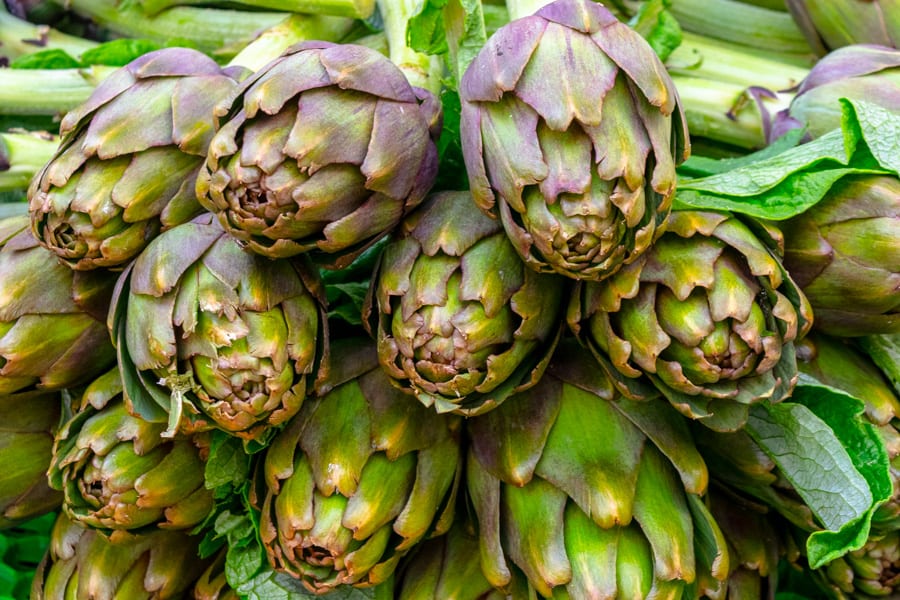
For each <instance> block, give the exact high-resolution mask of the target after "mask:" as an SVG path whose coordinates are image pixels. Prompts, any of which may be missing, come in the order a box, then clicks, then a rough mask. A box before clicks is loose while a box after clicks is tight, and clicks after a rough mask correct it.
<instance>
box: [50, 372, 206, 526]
mask: <svg viewBox="0 0 900 600" xmlns="http://www.w3.org/2000/svg"><path fill="white" fill-rule="evenodd" d="M165 427H166V426H165V424H164V423H151V422H149V421H145V420H143V419H140V418H138V417H134V416H132V415H130V414H128V412H127V411H126V407H125V403H124V402H123V401H122V384H121V380H120V378H119V374H118V372H117V371H111V372H109V373H107V374H106V375H104V376H103V377H100V378H98V379H97V380H95V381H94V382H92V383H91V384H90V385H89V386H88V387H87V389H86V390H85V392H84V396H83V399H82V408H81V410H79V411H78V412H77V413H76V414H75V415H74V416H73V417H72V418H71V420H69V421H68V422H67V423H66V424H65V425H64V426H63V427H62V428H61V429H60V431H59V433H58V434H57V439H56V443H55V444H54V448H53V463H52V465H51V467H50V471H49V473H48V474H49V477H50V483H51V485H53V487H55V488H56V489H58V490H62V492H63V494H64V497H65V500H64V502H63V509H64V511H65V512H66V514H67V515H68V516H69V518H70V519H72V520H73V521H75V522H77V523H79V524H80V525H82V526H85V527H91V528H94V529H103V530H106V531H111V530H119V529H121V530H140V529H148V528H149V529H153V528H157V527H159V528H163V529H187V528H191V527H194V526H195V525H198V524H199V523H200V522H202V521H203V520H204V519H205V518H206V517H207V515H209V513H210V511H212V508H213V493H212V491H211V490H207V489H206V487H205V485H204V462H205V456H204V454H205V448H203V446H202V445H201V444H200V443H199V440H197V439H185V438H178V439H174V440H167V439H165V438H163V437H161V435H160V434H162V433H163V431H164V430H165Z"/></svg>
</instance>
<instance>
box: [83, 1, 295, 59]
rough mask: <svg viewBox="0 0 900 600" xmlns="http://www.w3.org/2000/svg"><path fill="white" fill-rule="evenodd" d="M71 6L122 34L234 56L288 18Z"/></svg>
mask: <svg viewBox="0 0 900 600" xmlns="http://www.w3.org/2000/svg"><path fill="white" fill-rule="evenodd" d="M68 6H69V7H70V8H71V9H72V10H73V11H74V12H76V13H78V14H80V15H82V16H84V17H88V18H90V19H92V20H94V21H95V22H97V23H98V24H99V25H101V26H103V27H106V28H108V29H110V30H111V31H114V32H116V33H118V34H120V35H124V36H128V37H135V38H144V39H150V40H153V41H157V42H160V43H167V42H170V41H172V40H183V41H186V42H189V43H191V44H193V45H194V46H196V47H197V49H198V50H202V51H204V52H212V53H216V54H218V55H220V56H226V57H229V56H234V55H235V54H237V52H238V50H240V49H241V48H243V47H244V46H245V45H246V44H247V43H249V42H250V41H251V40H252V39H254V38H255V37H256V35H257V33H259V32H260V31H263V30H265V29H268V28H270V27H274V26H275V25H277V24H278V23H280V22H281V21H283V20H284V19H285V18H286V17H287V16H288V15H287V14H286V13H283V12H255V11H239V10H226V9H219V8H195V7H190V6H184V7H182V6H179V7H175V8H170V9H168V10H166V11H163V12H162V13H160V14H158V15H154V16H152V17H150V16H147V15H146V14H145V13H144V11H143V10H141V8H140V6H139V5H137V4H129V3H124V2H122V3H117V2H114V1H112V0H70V1H69V3H68Z"/></svg>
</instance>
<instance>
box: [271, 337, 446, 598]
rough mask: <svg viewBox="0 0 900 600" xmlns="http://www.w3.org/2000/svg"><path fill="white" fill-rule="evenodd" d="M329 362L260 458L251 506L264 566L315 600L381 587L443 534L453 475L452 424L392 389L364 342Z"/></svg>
mask: <svg viewBox="0 0 900 600" xmlns="http://www.w3.org/2000/svg"><path fill="white" fill-rule="evenodd" d="M334 358H335V360H334V364H332V365H331V368H330V370H329V375H328V377H327V378H326V379H325V381H324V382H323V384H322V386H321V387H320V388H319V394H320V397H319V398H317V399H310V400H308V401H307V402H306V403H304V405H303V407H302V408H301V410H300V413H299V414H298V415H297V416H296V417H295V418H294V419H293V420H292V421H291V422H290V424H289V425H288V426H287V428H286V429H284V430H283V431H282V432H280V433H279V434H278V436H277V437H276V438H275V439H274V440H273V442H272V444H271V446H269V448H268V449H267V450H266V455H265V468H264V483H265V488H266V489H265V492H264V498H261V499H262V502H261V509H262V515H261V519H260V537H261V539H262V541H263V544H264V546H265V548H266V552H267V554H268V557H269V562H270V563H271V564H272V566H273V567H274V568H275V570H277V571H280V572H283V573H287V574H288V575H291V576H293V577H295V578H297V579H299V580H300V581H301V582H302V584H303V585H304V586H305V587H306V588H308V589H309V590H310V591H312V592H315V593H319V594H322V593H327V592H329V591H331V590H334V589H335V588H337V587H338V586H341V585H352V586H358V587H366V586H371V585H375V584H379V583H382V582H384V581H385V580H386V579H387V578H388V577H389V576H390V575H391V574H392V573H393V572H394V570H395V569H396V567H397V563H398V562H399V560H400V558H401V557H402V556H403V555H404V554H406V553H407V552H408V551H409V550H410V549H411V548H412V547H413V546H414V545H415V544H416V543H418V542H419V541H421V540H424V539H426V538H427V537H430V536H433V535H440V534H442V533H444V532H446V531H447V529H448V528H449V527H450V524H451V522H452V519H453V509H454V501H455V497H456V490H457V487H458V485H459V482H460V478H461V473H462V468H461V464H462V462H461V459H462V457H461V456H460V454H461V453H460V448H459V420H458V419H457V418H455V417H448V416H440V415H437V414H436V413H434V412H433V411H430V410H428V409H427V408H425V407H424V406H422V405H421V404H420V403H418V402H416V401H415V400H414V399H413V398H411V397H410V396H408V395H406V394H404V393H402V392H401V391H399V390H397V389H396V388H394V387H393V386H392V385H391V384H390V382H389V380H388V378H387V376H386V375H385V374H384V373H383V372H382V371H381V369H380V368H378V364H377V357H376V354H375V348H374V347H373V346H372V345H371V344H368V343H366V342H365V341H363V342H360V341H356V340H349V341H344V342H343V343H342V344H341V345H340V347H338V346H337V343H336V347H335V349H334Z"/></svg>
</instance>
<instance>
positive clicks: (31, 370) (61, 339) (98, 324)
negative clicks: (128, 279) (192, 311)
mask: <svg viewBox="0 0 900 600" xmlns="http://www.w3.org/2000/svg"><path fill="white" fill-rule="evenodd" d="M27 227H28V218H27V217H25V216H22V217H11V218H7V219H3V220H2V221H0V246H2V248H0V395H8V394H13V393H15V392H20V391H30V390H34V389H36V390H46V391H49V390H60V389H63V388H67V387H72V386H76V385H79V384H81V383H85V382H87V381H89V380H90V379H91V378H92V377H95V376H97V375H99V374H100V373H102V372H104V371H105V370H106V369H108V368H109V367H110V366H112V365H113V363H114V362H115V350H114V349H113V346H112V344H111V342H110V339H109V333H108V332H107V331H106V327H105V325H104V321H105V320H106V313H107V310H108V308H109V303H110V296H111V294H112V291H113V285H114V283H115V280H114V278H111V277H110V276H109V274H108V273H100V272H93V273H81V272H73V271H72V270H71V269H69V268H68V267H66V266H65V265H63V264H60V262H59V261H58V260H57V257H56V256H55V255H54V254H53V253H52V252H49V251H47V250H45V249H44V248H42V247H40V245H39V244H38V242H37V241H36V240H35V239H34V236H33V235H32V234H31V231H30V230H28V229H27Z"/></svg>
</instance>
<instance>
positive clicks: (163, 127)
mask: <svg viewBox="0 0 900 600" xmlns="http://www.w3.org/2000/svg"><path fill="white" fill-rule="evenodd" d="M236 86H237V82H236V81H235V80H234V79H233V78H232V74H231V73H230V72H229V71H226V70H223V69H222V68H220V67H219V66H218V65H217V64H216V63H215V62H214V61H213V60H212V59H211V58H209V57H207V56H206V55H204V54H202V53H200V52H198V51H196V50H190V49H188V48H166V49H163V50H158V51H156V52H150V53H148V54H145V55H143V56H141V57H140V58H137V59H135V60H134V61H132V62H131V63H129V64H128V65H126V66H124V67H122V68H121V69H119V70H118V71H116V72H115V73H114V74H113V75H110V76H109V77H108V78H107V79H106V80H104V81H103V82H102V83H101V84H100V85H99V86H97V89H96V90H95V91H94V93H93V94H91V97H90V98H89V99H88V100H87V102H85V103H84V104H83V105H81V106H80V107H79V108H77V109H75V110H73V111H71V112H69V113H67V114H66V116H65V118H64V119H63V121H62V123H61V125H60V135H61V136H62V139H61V141H60V146H59V150H57V152H56V155H55V156H54V157H53V158H52V159H51V160H50V162H48V163H47V165H46V166H45V167H44V168H43V169H42V170H41V171H40V173H38V175H36V176H35V178H34V179H33V180H32V183H31V187H30V188H29V191H28V196H29V210H30V212H31V226H32V229H33V231H34V234H35V236H36V237H37V239H38V240H39V241H40V242H41V244H42V245H43V246H45V247H46V248H49V249H50V250H53V251H54V252H55V253H56V254H57V255H58V256H59V257H60V258H61V259H62V260H64V261H65V262H66V263H68V264H69V265H70V266H71V267H72V268H75V269H79V270H87V269H94V268H97V267H107V268H121V267H123V266H125V264H126V263H127V262H128V261H130V260H131V259H133V258H134V257H135V256H137V254H138V253H139V252H140V251H141V250H142V249H143V248H144V247H145V246H146V245H147V243H148V242H149V241H150V240H151V239H153V238H154V237H156V235H158V234H159V232H160V231H161V230H164V229H167V228H170V227H173V226H175V225H178V224H180V223H185V222H187V221H189V220H190V219H191V218H192V217H194V216H195V215H197V214H199V213H200V212H202V210H203V209H202V207H201V206H200V204H199V203H198V202H197V198H196V197H195V192H194V186H195V180H196V176H197V172H198V171H199V169H200V167H201V165H202V164H203V161H204V158H205V156H206V151H207V147H208V146H209V141H210V139H211V138H212V134H213V132H214V130H215V129H214V128H215V121H214V117H213V107H214V106H215V104H216V103H217V102H219V101H220V100H222V99H223V98H225V97H227V96H228V95H229V93H230V92H231V91H232V90H233V89H234V88H235V87H236Z"/></svg>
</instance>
